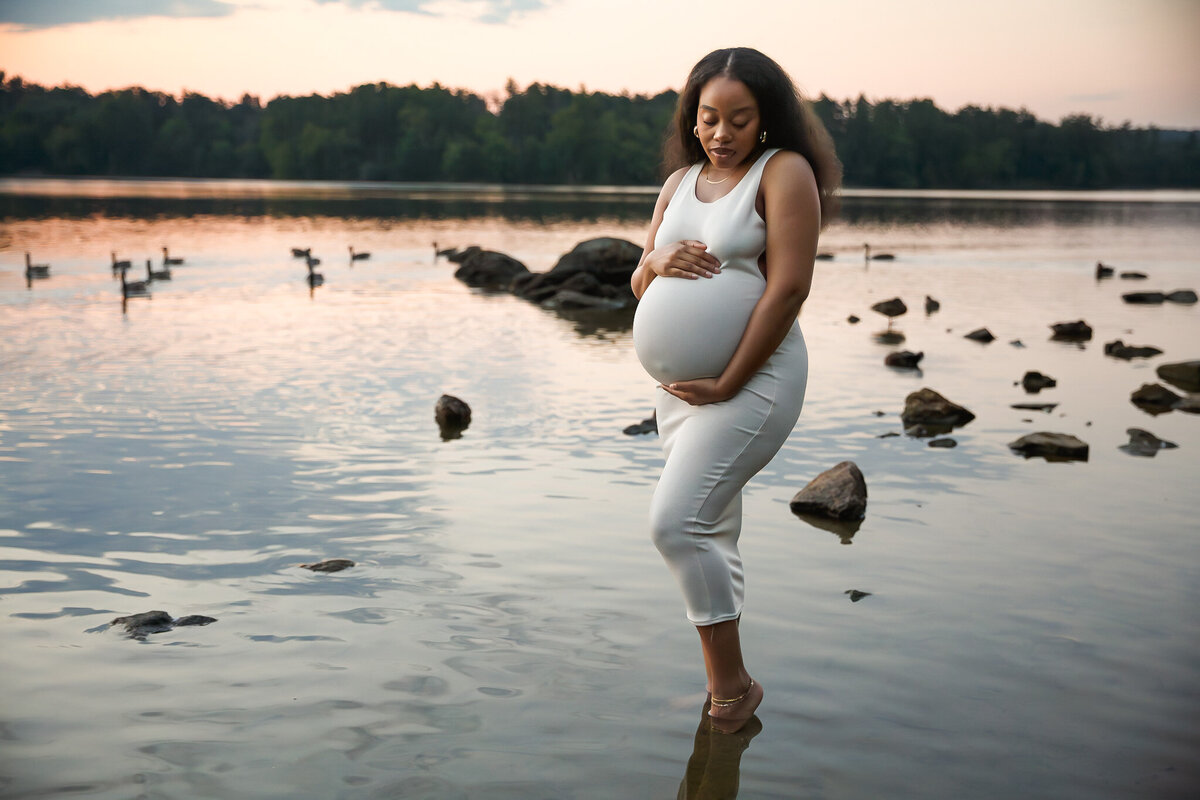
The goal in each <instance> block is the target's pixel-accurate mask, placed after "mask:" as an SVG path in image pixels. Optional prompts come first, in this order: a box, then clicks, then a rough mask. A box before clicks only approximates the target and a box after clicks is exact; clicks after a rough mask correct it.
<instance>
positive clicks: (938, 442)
mask: <svg viewBox="0 0 1200 800" xmlns="http://www.w3.org/2000/svg"><path fill="white" fill-rule="evenodd" d="M929 446H930V447H941V448H945V449H949V448H951V447H958V442H956V441H954V440H953V439H951V438H950V437H949V436H944V437H942V438H941V439H930V440H929Z"/></svg>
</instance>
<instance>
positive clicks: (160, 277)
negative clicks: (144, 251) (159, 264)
mask: <svg viewBox="0 0 1200 800" xmlns="http://www.w3.org/2000/svg"><path fill="white" fill-rule="evenodd" d="M169 280H171V270H169V269H167V268H166V267H163V268H162V269H160V270H156V269H154V268H153V267H151V266H150V259H148V258H147V259H146V283H149V282H150V281H169Z"/></svg>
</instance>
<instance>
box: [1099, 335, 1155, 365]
mask: <svg viewBox="0 0 1200 800" xmlns="http://www.w3.org/2000/svg"><path fill="white" fill-rule="evenodd" d="M1161 352H1162V350H1159V349H1158V348H1157V347H1150V346H1141V347H1139V346H1137V345H1132V344H1125V343H1124V342H1123V341H1121V340H1120V339H1117V340H1115V341H1112V342H1108V343H1107V344H1105V345H1104V355H1106V356H1112V357H1113V358H1122V359H1125V360H1126V361H1129V360H1130V359H1134V358H1150V357H1151V356H1156V355H1158V354H1159V353H1161Z"/></svg>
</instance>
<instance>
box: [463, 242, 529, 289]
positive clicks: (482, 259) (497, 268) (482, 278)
mask: <svg viewBox="0 0 1200 800" xmlns="http://www.w3.org/2000/svg"><path fill="white" fill-rule="evenodd" d="M469 249H470V248H468V250H469ZM528 273H529V270H528V269H527V268H526V267H525V265H524V264H522V263H521V262H520V261H517V260H516V259H515V258H513V257H512V256H509V255H505V254H504V253H497V252H495V251H493V250H476V251H475V252H473V253H469V254H467V255H465V256H464V258H463V259H462V262H461V264H460V265H459V267H458V269H456V270H455V271H454V277H456V278H458V279H459V280H460V281H462V282H463V283H465V284H467V285H468V286H473V287H475V288H477V289H507V288H508V287H509V284H511V283H512V282H513V279H514V278H516V277H517V276H518V275H526V274H528Z"/></svg>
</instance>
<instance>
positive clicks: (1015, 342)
mask: <svg viewBox="0 0 1200 800" xmlns="http://www.w3.org/2000/svg"><path fill="white" fill-rule="evenodd" d="M1009 344H1011V345H1012V346H1013V347H1024V346H1025V343H1024V342H1022V341H1021V340H1020V339H1013V340H1012V341H1011V342H1009Z"/></svg>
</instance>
